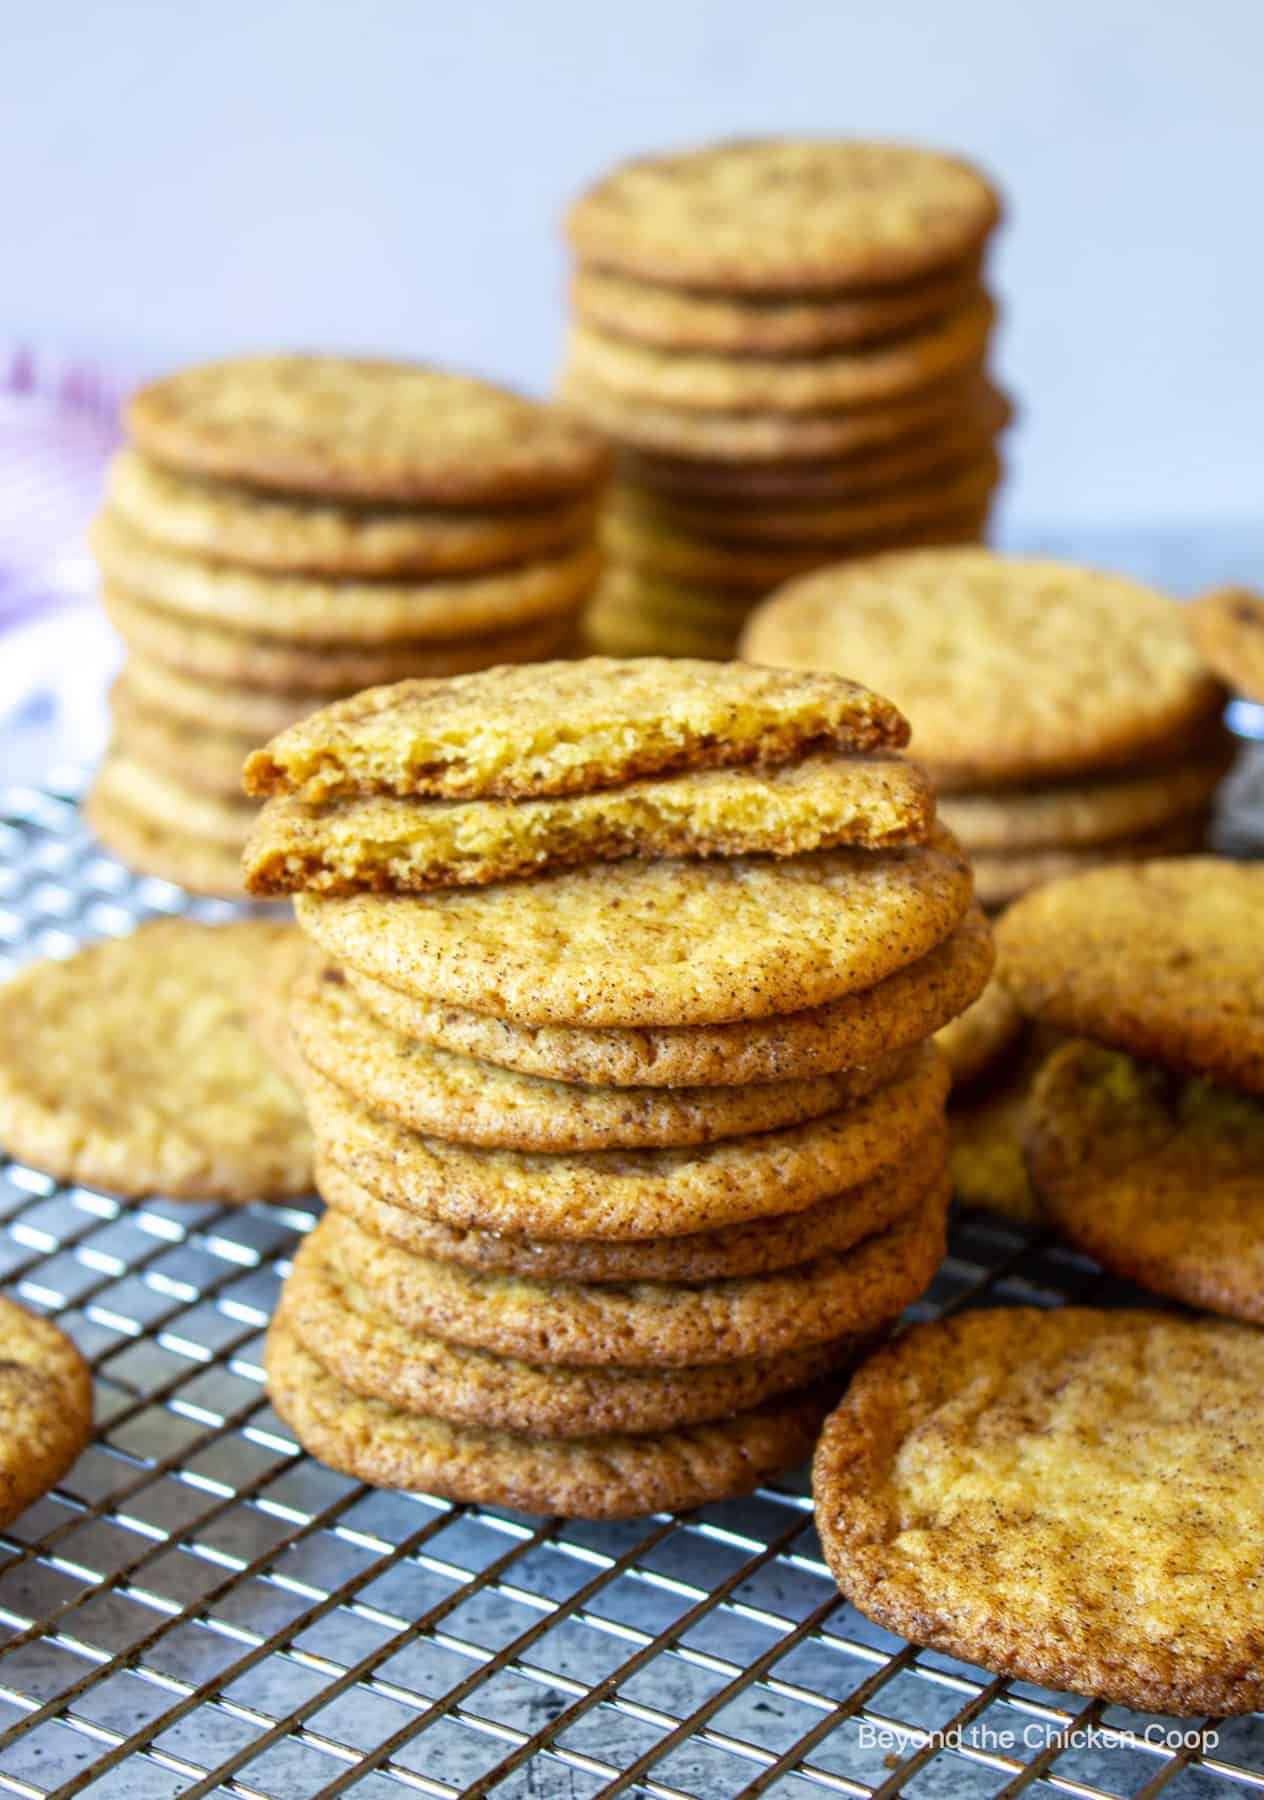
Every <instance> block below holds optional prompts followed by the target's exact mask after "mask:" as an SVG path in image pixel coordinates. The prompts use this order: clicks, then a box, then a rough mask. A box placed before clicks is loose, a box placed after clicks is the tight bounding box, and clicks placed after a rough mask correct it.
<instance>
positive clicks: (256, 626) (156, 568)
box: [91, 512, 600, 646]
mask: <svg viewBox="0 0 1264 1800" xmlns="http://www.w3.org/2000/svg"><path fill="white" fill-rule="evenodd" d="M91 545H92V550H93V554H94V555H95V557H96V559H97V561H98V563H99V564H100V566H101V572H102V574H103V576H104V578H105V580H106V582H107V583H109V584H110V585H111V586H112V587H118V588H122V589H123V591H124V592H125V593H128V594H134V595H136V596H137V597H138V598H140V599H141V600H148V601H149V602H150V603H151V605H154V606H161V607H163V608H165V609H166V610H167V611H168V612H174V613H179V614H182V615H183V616H185V617H186V618H191V619H193V620H195V621H199V622H200V621H208V622H210V623H211V624H213V625H216V626H218V627H220V628H224V627H228V628H230V629H233V630H236V631H239V632H245V633H251V632H258V633H259V634H260V635H264V636H271V637H282V638H286V639H288V640H291V641H292V642H295V643H298V644H300V645H308V646H310V645H312V644H314V643H333V644H352V645H373V646H377V645H380V644H388V645H389V644H399V643H403V642H409V641H411V640H415V639H426V640H432V641H433V642H435V643H442V642H443V641H445V640H446V639H448V638H467V637H470V636H473V635H475V634H477V633H478V632H481V631H489V632H497V631H506V630H508V629H509V628H511V627H514V626H522V625H528V624H532V623H538V622H539V621H541V620H543V619H557V618H559V617H560V616H563V615H566V614H568V613H571V612H573V611H574V609H575V608H576V607H577V606H578V604H579V603H580V601H581V600H582V599H583V598H584V595H585V594H586V593H587V592H588V590H589V589H590V588H591V587H592V584H593V582H594V581H595V580H596V577H597V574H598V572H599V570H600V558H599V556H598V554H597V552H596V551H595V550H594V549H593V548H592V547H591V546H590V545H588V544H581V545H579V546H578V547H577V548H575V549H571V550H568V551H562V552H559V553H558V554H557V555H556V556H553V557H541V558H539V559H538V560H537V561H535V562H530V563H523V564H522V566H521V567H520V568H516V569H510V570H507V571H506V570H493V571H491V572H490V573H488V574H482V575H469V576H465V577H456V576H445V577H440V578H437V579H435V580H433V581H413V582H404V581H388V580H382V581H365V580H337V579H333V578H327V579H324V580H322V579H321V578H320V577H318V576H315V575H280V574H274V573H269V572H266V571H264V570H262V569H244V568H238V567H236V566H235V565H232V564H228V563H216V562H211V561H208V560H207V559H206V558H205V557H195V556H189V555H186V554H185V553H184V552H182V551H175V550H167V549H164V548H163V547H162V546H161V545H159V544H156V543H152V542H151V541H150V540H149V539H148V538H145V537H142V536H141V534H140V533H139V532H138V531H134V530H133V529H132V527H131V526H130V525H128V524H125V523H124V522H123V519H122V518H121V516H120V515H118V514H116V513H114V512H104V513H101V514H99V516H98V517H97V519H96V521H95V522H94V524H93V526H92V531H91Z"/></svg>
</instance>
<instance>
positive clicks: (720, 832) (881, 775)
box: [243, 750, 935, 894]
mask: <svg viewBox="0 0 1264 1800" xmlns="http://www.w3.org/2000/svg"><path fill="white" fill-rule="evenodd" d="M934 816H935V796H934V792H933V790H932V788H931V785H930V779H929V777H928V776H927V775H926V773H925V771H924V770H923V769H921V768H919V767H918V765H917V764H916V763H911V762H908V761H907V760H906V759H905V758H904V757H901V756H895V755H888V756H875V755H864V756H852V755H846V754H842V753H840V752H838V751H835V750H822V751H815V752H812V753H810V754H808V755H807V756H805V757H803V759H802V760H801V761H800V762H797V763H789V764H781V765H778V766H775V767H772V768H767V767H764V766H762V765H760V766H756V767H754V768H746V769H698V770H693V771H685V772H684V773H682V774H677V775H654V776H650V777H648V778H646V779H641V780H636V781H630V782H625V783H624V785H623V786H622V787H619V788H615V789H598V790H597V791H595V792H593V793H591V794H549V795H544V796H542V797H541V798H539V799H532V800H430V799H418V798H417V797H416V796H412V795H409V796H404V795H396V794H370V795H366V796H365V797H364V798H363V799H360V798H355V797H345V798H339V799H334V800H329V801H326V802H324V803H323V804H317V805H314V806H313V805H311V804H309V803H308V802H307V801H305V800H302V799H299V798H297V797H295V796H293V795H289V794H282V795H278V796H277V797H276V798H275V799H273V800H269V801H268V803H267V805H266V806H265V807H264V809H263V812H262V813H261V814H260V816H259V817H258V819H257V820H256V821H255V822H254V827H253V830H252V832H251V835H250V842H249V844H248V846H247V849H246V855H245V859H244V863H243V868H244V871H245V875H246V885H247V886H248V887H249V889H250V891H251V893H252V894H286V893H294V892H296V891H301V892H304V893H309V894H313V893H319V894H354V893H366V892H367V893H390V894H404V893H408V894H418V893H424V892H426V891H428V890H431V889H434V888H451V887H466V886H473V885H476V886H480V887H485V886H487V885H489V884H492V883H496V882H503V881H508V880H521V879H527V878H529V877H531V876H534V875H538V874H540V873H542V872H543V871H545V870H548V869H557V868H568V867H572V866H583V865H586V864H590V863H596V862H618V861H619V860H621V859H622V858H624V857H630V856H632V857H692V858H699V857H712V856H743V855H771V856H778V857H786V856H799V855H803V854H805V853H807V852H810V851H814V850H828V849H833V848H835V847H837V846H838V845H842V844H849V845H854V846H861V847H863V848H864V849H866V850H885V849H888V848H890V847H891V846H892V845H897V844H916V843H922V842H924V841H925V839H926V838H927V837H928V836H929V834H930V831H931V829H932V826H933V822H934Z"/></svg>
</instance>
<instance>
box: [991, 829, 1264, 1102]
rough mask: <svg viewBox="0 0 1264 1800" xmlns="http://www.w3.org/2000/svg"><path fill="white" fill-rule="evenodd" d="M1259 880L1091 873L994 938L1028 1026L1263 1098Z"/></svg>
mask: <svg viewBox="0 0 1264 1800" xmlns="http://www.w3.org/2000/svg"><path fill="white" fill-rule="evenodd" d="M1262 918H1264V868H1257V867H1254V866H1251V865H1249V864H1239V863H1232V862H1228V861H1226V860H1224V859H1223V858H1218V857H1212V856H1190V857H1181V858H1174V859H1172V860H1170V861H1166V862H1162V861H1161V862H1151V863H1142V864H1137V865H1133V866H1129V867H1122V868H1106V869H1094V870H1092V871H1090V872H1089V873H1088V874H1086V875H1079V876H1076V877H1074V878H1073V879H1071V880H1068V881H1059V882H1054V883H1052V884H1051V885H1050V886H1049V887H1045V888H1040V889H1038V890H1037V891H1036V892H1035V893H1032V894H1028V895H1027V896H1025V898H1024V899H1022V900H1020V901H1019V902H1018V904H1017V905H1016V906H1014V907H1012V908H1011V909H1010V911H1009V912H1008V913H1006V915H1005V917H1004V919H1002V920H1001V922H1000V924H999V926H998V928H997V941H998V945H999V948H1000V951H1001V959H1000V965H999V967H1000V972H1001V974H1002V976H1003V978H1004V981H1005V984H1006V986H1007V987H1008V988H1009V990H1010V992H1011V994H1012V995H1013V996H1014V998H1015V1000H1016V1001H1017V1002H1018V1005H1019V1006H1020V1007H1021V1008H1022V1010H1023V1012H1025V1013H1026V1014H1028V1016H1029V1017H1032V1018H1037V1019H1040V1020H1042V1021H1043V1022H1044V1023H1046V1024H1049V1025H1053V1026H1056V1027H1057V1028H1058V1029H1059V1030H1061V1031H1067V1032H1071V1033H1073V1034H1074V1035H1075V1036H1077V1037H1091V1038H1096V1039H1099V1040H1100V1041H1101V1042H1102V1043H1105V1044H1111V1045H1113V1046H1114V1047H1115V1048H1116V1049H1119V1050H1126V1051H1128V1052H1129V1053H1130V1054H1131V1055H1133V1056H1139V1057H1142V1058H1144V1059H1145V1060H1147V1061H1152V1062H1159V1063H1164V1064H1166V1065H1168V1066H1170V1067H1172V1068H1176V1069H1185V1070H1188V1071H1189V1072H1191V1073H1193V1074H1196V1075H1206V1076H1208V1077H1209V1078H1210V1079H1211V1080H1213V1081H1219V1082H1223V1083H1224V1084H1225V1086H1227V1087H1239V1088H1246V1089H1247V1090H1248V1091H1250V1092H1251V1093H1256V1094H1260V1093H1264V940H1262V939H1261V933H1260V921H1261V919H1262Z"/></svg>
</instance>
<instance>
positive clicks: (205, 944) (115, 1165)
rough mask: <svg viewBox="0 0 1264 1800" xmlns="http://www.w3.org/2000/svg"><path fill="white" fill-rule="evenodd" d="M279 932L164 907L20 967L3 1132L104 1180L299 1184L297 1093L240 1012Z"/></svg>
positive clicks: (0, 1055) (306, 1166) (307, 1173)
mask: <svg viewBox="0 0 1264 1800" xmlns="http://www.w3.org/2000/svg"><path fill="white" fill-rule="evenodd" d="M291 935H292V928H291V927H289V926H286V925H276V924H267V923H263V922H261V921H260V922H256V921H242V922H238V923H233V924H227V925H201V924H197V923H194V922H193V921H192V920H188V919H164V920H160V921H158V922H156V923H152V924H148V925H142V926H140V927H139V928H138V929H137V930H136V931H135V932H134V933H133V934H132V935H131V936H130V937H127V938H120V939H118V940H115V941H112V942H109V943H104V944H96V945H93V946H92V947H91V948H89V949H86V950H81V951H79V952H78V953H77V954H76V955H75V956H72V957H70V958H69V959H67V960H66V961H64V962H41V963H35V964H33V965H31V966H30V967H28V968H26V969H24V970H22V972H21V973H20V974H18V975H17V976H15V977H14V979H13V980H12V981H11V982H10V983H9V984H8V986H7V987H6V989H5V990H4V1005H3V1006H2V1007H0V1143H2V1144H3V1146H4V1148H5V1149H6V1150H7V1151H8V1153H9V1154H10V1155H11V1156H15V1157H17V1158H19V1159H20V1160H22V1161H25V1162H29V1163H30V1164H31V1165H32V1166H33V1167H35V1168H39V1169H44V1170H47V1171H48V1172H49V1173H50V1174H53V1175H56V1176H57V1177H58V1179H60V1180H62V1181H73V1182H83V1183H86V1184H87V1185H89V1186H94V1187H102V1188H105V1189H106V1190H107V1191H110V1192H113V1193H120V1194H131V1195H145V1194H155V1193H156V1194H165V1195H170V1196H172V1197H174V1198H178V1199H212V1200H226V1201H242V1202H245V1201H251V1200H267V1199H276V1200H279V1199H284V1198H287V1197H288V1196H290V1195H293V1194H302V1193H306V1192H308V1191H309V1190H310V1188H311V1183H312V1166H311V1145H310V1140H309V1138H308V1133H307V1124H306V1120H305V1118H304V1116H303V1109H302V1106H301V1105H300V1103H299V1100H298V1096H297V1095H296V1094H295V1093H294V1092H293V1090H292V1089H291V1088H290V1087H289V1086H288V1085H287V1084H286V1083H285V1082H284V1081H283V1080H282V1079H281V1077H280V1076H279V1075H277V1074H276V1073H275V1072H274V1070H273V1069H272V1067H271V1066H270V1065H269V1063H268V1062H267V1060H266V1059H265V1057H264V1055H263V1052H262V1051H261V1050H260V1049H258V1047H257V1046H256V1044H255V1042H254V1040H253V1039H252V1037H251V1036H250V1034H249V1032H248V1030H247V1027H246V1023H245V1011H246V1006H247V1002H248V1000H249V997H250V994H251V991H252V989H253V988H254V986H255V984H256V982H258V981H259V980H260V979H261V976H262V974H263V972H264V969H265V967H266V965H267V963H268V961H269V959H270V958H271V957H272V955H273V954H274V953H275V952H276V950H277V948H278V946H279V945H281V944H283V943H284V942H286V941H287V940H288V939H289V938H290V936H291Z"/></svg>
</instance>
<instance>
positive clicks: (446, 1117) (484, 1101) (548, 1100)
mask: <svg viewBox="0 0 1264 1800" xmlns="http://www.w3.org/2000/svg"><path fill="white" fill-rule="evenodd" d="M313 965H314V966H312V967H311V968H309V969H308V970H307V971H306V972H305V973H304V974H302V975H300V976H299V978H298V979H297V980H296V981H295V983H294V985H293V987H292V988H291V990H290V1030H291V1033H292V1035H293V1039H294V1043H295V1047H296V1048H297V1050H298V1052H299V1054H300V1055H301V1056H302V1057H303V1059H304V1061H305V1062H307V1063H308V1064H309V1065H310V1066H311V1067H312V1068H314V1069H315V1070H316V1071H317V1072H318V1073H319V1074H321V1075H323V1076H324V1077H325V1079H326V1080H327V1081H332V1082H334V1083H335V1084H336V1085H337V1086H338V1087H341V1088H343V1089H345V1090H346V1092H347V1093H349V1094H351V1095H352V1096H353V1098H354V1099H356V1100H358V1101H359V1102H360V1104H361V1105H362V1106H364V1107H366V1108H367V1109H368V1110H369V1111H370V1112H372V1113H374V1114H375V1115H377V1116H378V1117H381V1118H387V1119H393V1120H394V1121H395V1122H396V1124H399V1125H404V1126H407V1127H408V1129H409V1130H411V1131H416V1132H420V1133H422V1134H424V1135H426V1136H431V1137H440V1138H443V1139H445V1140H447V1141H448V1142H456V1143H460V1144H474V1145H481V1146H484V1147H486V1148H491V1149H505V1150H524V1151H535V1152H539V1151H575V1150H608V1149H667V1148H679V1147H684V1146H687V1145H694V1144H707V1143H713V1142H715V1141H716V1140H717V1139H719V1138H729V1137H740V1136H742V1135H744V1134H745V1133H748V1132H762V1131H776V1130H781V1129H784V1128H785V1127H787V1126H790V1125H798V1124H801V1123H803V1122H804V1121H805V1120H808V1119H817V1118H822V1117H823V1116H824V1115H825V1114H826V1113H831V1112H837V1111H839V1110H840V1109H841V1108H843V1107H845V1106H850V1105H851V1104H852V1102H853V1101H855V1100H858V1099H863V1098H864V1097H865V1096H866V1095H867V1094H870V1093H873V1092H875V1091H876V1090H877V1089H878V1088H880V1087H885V1086H886V1085H887V1084H888V1083H889V1082H890V1081H893V1080H895V1079H897V1078H898V1077H899V1076H901V1075H903V1074H904V1073H905V1072H906V1071H907V1068H908V1063H909V1056H908V1053H907V1052H906V1051H896V1052H894V1053H893V1054H891V1055H889V1056H886V1057H883V1058H881V1059H880V1060H879V1061H878V1062H876V1063H872V1064H870V1065H868V1066H867V1067H865V1068H857V1069H843V1070H839V1071H837V1072H836V1073H834V1074H829V1075H815V1076H808V1077H805V1078H804V1079H803V1080H801V1081H765V1082H759V1083H756V1084H753V1085H745V1086H741V1087H731V1086H728V1087H700V1088H661V1087H650V1088H635V1087H588V1086H580V1085H578V1084H576V1083H573V1082H562V1081H550V1080H546V1079H544V1078H543V1077H541V1076H539V1075H523V1074H519V1073H518V1072H517V1071H516V1070H513V1069H502V1068H499V1067H497V1066H496V1064H494V1063H486V1062H479V1061H476V1060H475V1059H474V1058H473V1057H469V1056H461V1055H457V1054H454V1053H453V1052H452V1051H450V1050H441V1049H439V1048H437V1047H436V1046H435V1045H433V1044H426V1043H423V1042H422V1041H421V1040H420V1039H417V1038H407V1037H403V1036H401V1034H400V1033H399V1032H397V1031H394V1030H392V1028H391V1027H390V1026H389V1025H384V1024H382V1022H381V1020H379V1019H375V1018H374V1017H373V1015H372V1014H371V1013H369V1012H368V1011H367V1010H366V1009H365V1008H364V1007H362V1006H361V1005H360V1003H359V1002H358V1001H357V999H356V997H355V995H354V994H353V993H352V992H351V990H350V989H349V988H348V986H347V984H346V981H345V979H344V977H343V974H342V971H341V970H340V969H338V968H337V967H335V966H334V965H333V964H331V963H323V962H321V961H320V960H319V959H313Z"/></svg>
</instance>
